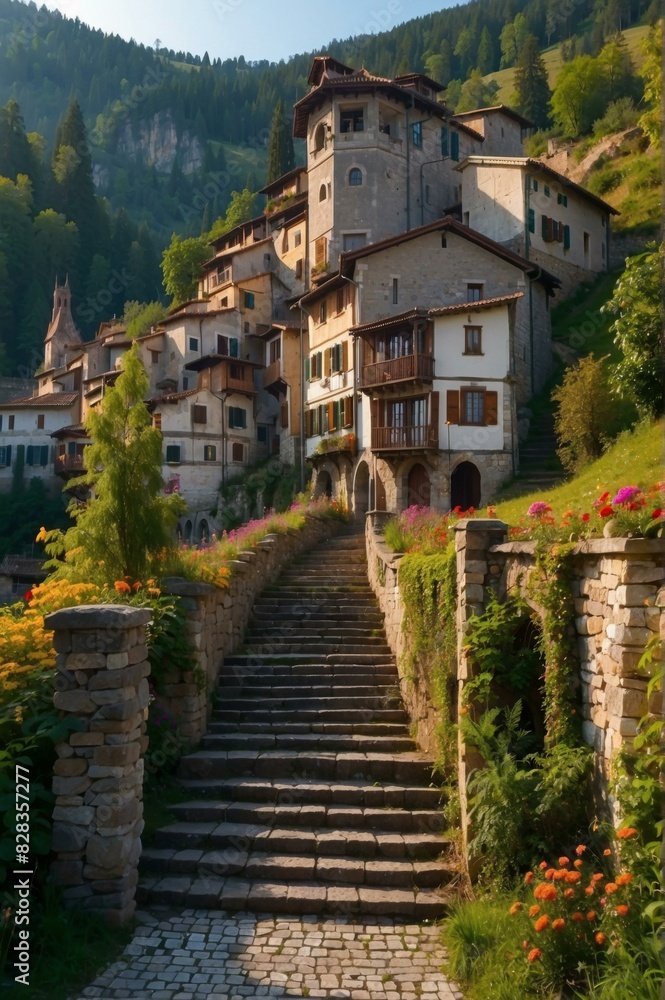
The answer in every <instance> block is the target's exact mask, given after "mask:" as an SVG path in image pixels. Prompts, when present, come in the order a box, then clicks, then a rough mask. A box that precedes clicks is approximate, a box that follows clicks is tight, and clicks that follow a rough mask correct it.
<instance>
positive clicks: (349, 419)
mask: <svg viewBox="0 0 665 1000" xmlns="http://www.w3.org/2000/svg"><path fill="white" fill-rule="evenodd" d="M340 402H341V403H342V426H343V427H353V396H345V397H344V399H342V400H341V401H340Z"/></svg>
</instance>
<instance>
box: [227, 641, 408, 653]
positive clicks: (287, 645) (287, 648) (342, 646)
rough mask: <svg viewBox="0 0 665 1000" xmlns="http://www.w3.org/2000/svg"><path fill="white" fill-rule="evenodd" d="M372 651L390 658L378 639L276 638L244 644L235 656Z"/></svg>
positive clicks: (383, 643) (387, 647)
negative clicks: (357, 640) (318, 639)
mask: <svg viewBox="0 0 665 1000" xmlns="http://www.w3.org/2000/svg"><path fill="white" fill-rule="evenodd" d="M370 650H371V651H372V654H371V655H373V654H374V653H376V654H377V655H379V656H383V657H386V656H392V651H391V649H390V646H388V644H387V643H386V640H385V639H381V638H379V637H377V638H375V639H371V640H368V641H366V642H356V641H348V642H345V641H344V640H341V641H339V642H333V641H332V640H331V641H330V642H325V641H320V642H317V641H316V639H314V638H313V637H308V638H306V639H304V640H303V641H300V642H299V641H298V640H296V639H289V638H287V637H284V638H281V637H279V636H276V637H275V638H273V639H272V640H271V641H270V642H256V641H254V642H251V643H245V644H244V645H243V646H242V647H241V650H240V652H239V653H236V654H235V655H236V656H243V655H244V656H252V655H257V654H258V655H266V656H267V655H270V654H271V653H274V654H275V655H276V656H285V655H286V654H292V653H296V654H298V655H301V654H302V655H310V654H313V655H314V656H317V655H319V654H321V655H323V656H330V655H331V654H333V653H345V654H346V655H347V656H350V655H351V654H356V653H357V654H359V655H361V656H363V655H366V654H368V653H369V652H370Z"/></svg>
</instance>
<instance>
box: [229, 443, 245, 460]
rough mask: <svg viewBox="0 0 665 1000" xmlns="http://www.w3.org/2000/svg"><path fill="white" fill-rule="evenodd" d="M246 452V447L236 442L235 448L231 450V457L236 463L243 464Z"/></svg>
mask: <svg viewBox="0 0 665 1000" xmlns="http://www.w3.org/2000/svg"><path fill="white" fill-rule="evenodd" d="M244 455H245V451H244V445H242V444H238V443H237V442H235V441H234V443H233V447H232V449H231V457H232V460H233V461H234V462H242V461H243V459H244Z"/></svg>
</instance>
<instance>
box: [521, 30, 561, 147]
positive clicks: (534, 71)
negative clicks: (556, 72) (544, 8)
mask: <svg viewBox="0 0 665 1000" xmlns="http://www.w3.org/2000/svg"><path fill="white" fill-rule="evenodd" d="M515 90H516V92H517V107H518V109H519V111H520V112H521V113H522V114H523V115H525V116H526V117H527V118H530V119H531V121H532V122H534V124H535V125H537V126H538V128H541V129H545V128H547V127H548V125H549V119H550V115H549V103H550V98H551V96H552V94H551V91H550V87H549V83H548V82H547V70H546V69H545V63H544V62H543V57H542V56H541V54H540V49H539V48H538V40H537V39H536V36H535V35H527V36H526V38H525V40H524V45H523V46H522V51H521V52H520V57H519V59H518V61H517V66H516V67H515Z"/></svg>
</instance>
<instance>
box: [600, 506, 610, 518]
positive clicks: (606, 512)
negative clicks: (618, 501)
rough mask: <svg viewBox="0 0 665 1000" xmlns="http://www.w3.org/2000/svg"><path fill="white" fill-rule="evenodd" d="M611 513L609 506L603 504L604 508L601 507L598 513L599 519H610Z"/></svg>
mask: <svg viewBox="0 0 665 1000" xmlns="http://www.w3.org/2000/svg"><path fill="white" fill-rule="evenodd" d="M613 513H614V509H613V508H612V507H610V505H609V504H605V506H604V507H601V508H600V510H599V511H598V514H599V516H600V517H611V516H612V514H613Z"/></svg>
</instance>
